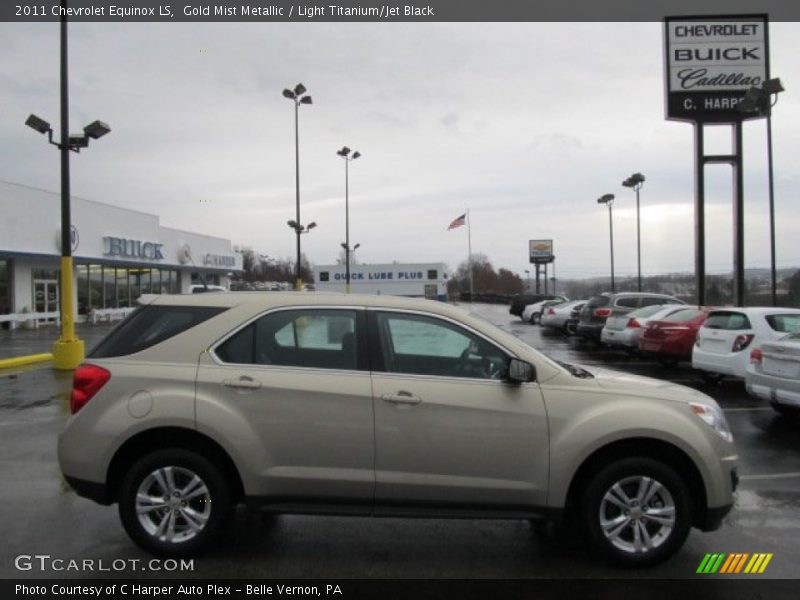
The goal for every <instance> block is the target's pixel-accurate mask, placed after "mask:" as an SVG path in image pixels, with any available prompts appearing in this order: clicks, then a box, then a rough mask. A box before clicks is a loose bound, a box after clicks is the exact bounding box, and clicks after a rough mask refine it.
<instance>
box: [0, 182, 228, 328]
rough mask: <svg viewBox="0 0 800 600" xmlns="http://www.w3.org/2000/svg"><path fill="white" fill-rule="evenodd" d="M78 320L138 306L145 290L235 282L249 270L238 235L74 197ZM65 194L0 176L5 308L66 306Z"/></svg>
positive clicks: (0, 271)
mask: <svg viewBox="0 0 800 600" xmlns="http://www.w3.org/2000/svg"><path fill="white" fill-rule="evenodd" d="M71 208H72V254H73V261H74V263H75V271H74V274H73V277H74V281H73V289H74V290H75V298H74V305H75V307H76V310H77V316H78V320H81V316H82V315H86V314H88V313H89V312H90V311H91V310H92V309H109V308H127V307H131V306H135V303H136V299H137V298H138V297H139V296H140V295H141V294H161V293H170V294H176V293H186V292H188V291H189V289H190V286H191V284H192V283H193V282H201V280H202V279H205V280H206V283H208V284H217V285H223V286H225V287H228V283H229V277H230V275H231V274H232V273H235V272H237V271H241V270H242V256H241V254H238V253H236V252H234V251H233V247H232V245H231V241H230V240H226V239H223V238H218V237H212V236H207V235H202V234H198V233H192V232H188V231H181V230H179V229H172V228H169V227H163V226H162V225H161V224H160V222H159V218H158V216H156V215H151V214H147V213H143V212H139V211H135V210H128V209H125V208H120V207H117V206H111V205H109V204H102V203H100V202H95V201H91V200H84V199H82V198H76V197H73V198H72V204H71ZM60 239H61V197H60V194H58V193H54V192H48V191H45V190H40V189H36V188H32V187H28V186H23V185H19V184H14V183H8V182H1V181H0V315H2V314H10V313H28V312H30V313H52V312H54V311H58V310H59V287H60V286H59V272H58V271H59V259H60V255H61V245H60Z"/></svg>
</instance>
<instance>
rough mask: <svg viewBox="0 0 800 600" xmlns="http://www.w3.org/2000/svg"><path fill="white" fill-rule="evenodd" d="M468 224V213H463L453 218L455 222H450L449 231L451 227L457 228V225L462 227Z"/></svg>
mask: <svg viewBox="0 0 800 600" xmlns="http://www.w3.org/2000/svg"><path fill="white" fill-rule="evenodd" d="M466 224H467V213H464V214H463V215H461V216H460V217H458V218H457V219H453V222H452V223H450V227H448V228H447V231H450V230H451V229H455V228H456V227H461V226H463V225H466Z"/></svg>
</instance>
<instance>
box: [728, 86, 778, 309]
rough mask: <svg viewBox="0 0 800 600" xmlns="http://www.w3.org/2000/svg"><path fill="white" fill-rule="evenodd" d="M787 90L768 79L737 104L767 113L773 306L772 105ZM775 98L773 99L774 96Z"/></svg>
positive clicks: (749, 110)
mask: <svg viewBox="0 0 800 600" xmlns="http://www.w3.org/2000/svg"><path fill="white" fill-rule="evenodd" d="M783 91H785V89H784V87H783V83H781V80H780V79H778V78H777V77H776V78H773V79H768V80H767V81H765V82H763V83H762V84H761V87H760V88H759V87H751V88H750V89H748V90H747V92H746V93H745V95H744V98H742V100H741V101H740V102H739V104H737V105H736V110H738V111H739V112H741V113H745V114H747V113H757V114H761V115H763V114H766V117H767V180H768V182H767V185H768V188H769V250H770V279H771V286H770V287H771V296H772V306H777V305H778V276H777V267H776V258H775V257H776V253H775V179H774V170H773V163H772V110H771V109H772V107H773V106H775V104H777V102H778V94H779V93H781V92H783ZM773 95H774V96H775V100H774V101H773V100H772V96H773Z"/></svg>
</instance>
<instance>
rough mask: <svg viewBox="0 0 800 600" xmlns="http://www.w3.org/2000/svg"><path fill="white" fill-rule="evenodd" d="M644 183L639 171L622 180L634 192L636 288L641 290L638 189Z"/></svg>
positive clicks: (640, 231) (640, 237) (640, 229)
mask: <svg viewBox="0 0 800 600" xmlns="http://www.w3.org/2000/svg"><path fill="white" fill-rule="evenodd" d="M643 184H644V175H642V174H641V173H634V174H633V175H631V176H630V177H628V178H627V179H626V180H625V181H623V182H622V185H623V186H624V187H628V188H631V189H632V190H633V191H635V192H636V270H637V277H636V288H637V290H638V291H640V292H641V291H642V227H641V220H640V218H639V190H641V189H642V185H643Z"/></svg>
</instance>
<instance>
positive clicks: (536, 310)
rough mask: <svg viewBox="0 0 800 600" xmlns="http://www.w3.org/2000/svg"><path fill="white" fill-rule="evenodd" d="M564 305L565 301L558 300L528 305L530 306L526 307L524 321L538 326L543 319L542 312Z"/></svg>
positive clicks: (523, 313)
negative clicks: (551, 307)
mask: <svg viewBox="0 0 800 600" xmlns="http://www.w3.org/2000/svg"><path fill="white" fill-rule="evenodd" d="M563 303H564V301H563V300H558V299H556V300H542V301H541V302H537V303H536V304H528V306H526V307H525V310H523V311H522V320H523V321H526V322H528V323H530V324H531V325H536V324H537V323H538V322H539V319H541V317H542V311H544V310H545V309H546V308H548V307H550V306H555V305H556V304H563Z"/></svg>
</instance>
